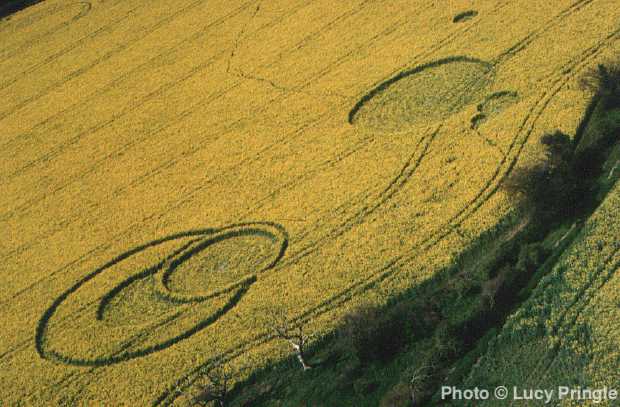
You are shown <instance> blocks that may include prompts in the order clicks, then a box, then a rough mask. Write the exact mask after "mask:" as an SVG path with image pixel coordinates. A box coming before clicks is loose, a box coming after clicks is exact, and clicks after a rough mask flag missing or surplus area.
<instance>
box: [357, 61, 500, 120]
mask: <svg viewBox="0 0 620 407" xmlns="http://www.w3.org/2000/svg"><path fill="white" fill-rule="evenodd" d="M492 81H493V66H492V65H491V64H490V63H488V62H484V61H481V60H478V59H473V58H468V57H452V58H446V59H442V60H439V61H435V62H431V63H428V64H425V65H421V66H418V67H416V68H413V69H411V70H408V71H404V72H401V73H400V74H398V75H396V76H395V77H393V78H391V79H389V80H387V81H385V82H383V83H382V84H380V85H379V86H377V87H376V88H374V89H373V90H371V91H370V92H368V93H367V94H366V95H365V96H363V97H362V98H361V99H360V100H359V101H358V102H357V103H356V105H355V106H354V107H353V109H352V110H351V111H350V112H349V122H350V123H351V124H354V125H356V126H359V127H364V128H369V129H372V130H380V131H385V132H395V131H404V130H408V129H410V128H411V127H413V126H415V125H420V124H427V123H433V122H437V121H442V120H444V119H446V118H447V117H449V116H451V115H453V114H455V113H458V112H459V111H461V110H462V109H463V108H464V107H465V106H468V105H470V104H472V103H476V102H478V101H480V100H481V99H482V98H483V96H484V94H485V92H486V90H487V88H488V87H489V85H490V84H491V83H492Z"/></svg>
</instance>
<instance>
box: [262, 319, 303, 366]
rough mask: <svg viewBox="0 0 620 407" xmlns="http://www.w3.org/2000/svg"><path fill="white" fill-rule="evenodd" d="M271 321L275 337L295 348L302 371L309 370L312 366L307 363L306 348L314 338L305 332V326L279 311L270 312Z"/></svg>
mask: <svg viewBox="0 0 620 407" xmlns="http://www.w3.org/2000/svg"><path fill="white" fill-rule="evenodd" d="M269 320H270V321H269V322H270V324H271V327H272V330H273V333H274V335H275V336H276V337H277V338H280V339H284V340H285V341H287V342H288V343H289V344H290V345H291V347H292V348H293V352H294V353H295V356H296V357H297V360H298V361H299V363H300V364H301V367H302V369H303V370H304V371H306V370H309V369H310V368H311V366H310V364H308V363H307V362H306V347H307V345H308V342H309V341H310V339H312V337H313V336H312V335H308V334H307V333H306V332H305V329H304V328H305V327H304V324H303V323H302V322H299V321H291V320H290V319H289V318H288V317H287V315H286V314H285V313H284V311H282V310H277V309H276V310H271V311H270V312H269Z"/></svg>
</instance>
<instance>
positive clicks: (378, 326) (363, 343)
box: [339, 305, 412, 365]
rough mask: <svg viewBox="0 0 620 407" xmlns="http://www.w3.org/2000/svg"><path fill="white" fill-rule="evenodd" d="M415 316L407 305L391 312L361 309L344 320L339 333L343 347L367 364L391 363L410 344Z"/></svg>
mask: <svg viewBox="0 0 620 407" xmlns="http://www.w3.org/2000/svg"><path fill="white" fill-rule="evenodd" d="M411 316H412V312H411V309H410V308H409V307H407V306H406V305H397V306H393V307H391V308H388V309H381V308H378V307H370V306H367V307H361V308H359V309H357V310H355V311H353V312H352V313H350V314H349V315H347V316H346V317H345V318H344V321H343V324H342V326H341V328H340V333H339V337H340V341H341V344H342V346H344V347H345V348H348V349H350V350H351V351H352V352H353V353H354V354H355V356H356V357H357V358H358V360H359V361H360V362H361V363H362V364H363V365H366V364H369V363H371V362H387V361H389V360H390V359H392V358H393V357H394V356H395V355H396V354H397V353H398V352H399V351H400V350H402V349H403V348H404V347H405V345H406V344H407V342H408V341H409V336H410V335H411V326H412V318H411Z"/></svg>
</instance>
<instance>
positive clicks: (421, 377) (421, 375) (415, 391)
mask: <svg viewBox="0 0 620 407" xmlns="http://www.w3.org/2000/svg"><path fill="white" fill-rule="evenodd" d="M428 369H429V367H428V366H422V367H420V368H418V369H416V370H414V371H413V373H411V376H410V377H411V378H410V379H409V396H410V397H411V405H413V406H417V405H419V403H420V402H421V399H422V397H420V395H419V393H420V392H421V391H422V388H423V387H424V382H425V381H426V380H427V379H428V378H429V374H428V373H426V371H427V370H428Z"/></svg>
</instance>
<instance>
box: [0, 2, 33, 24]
mask: <svg viewBox="0 0 620 407" xmlns="http://www.w3.org/2000/svg"><path fill="white" fill-rule="evenodd" d="M41 1H43V0H9V1H7V2H3V4H0V19H4V18H10V16H11V15H12V14H14V13H17V12H18V11H20V10H23V9H25V8H27V7H30V6H34V5H35V4H37V3H40V2H41Z"/></svg>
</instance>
